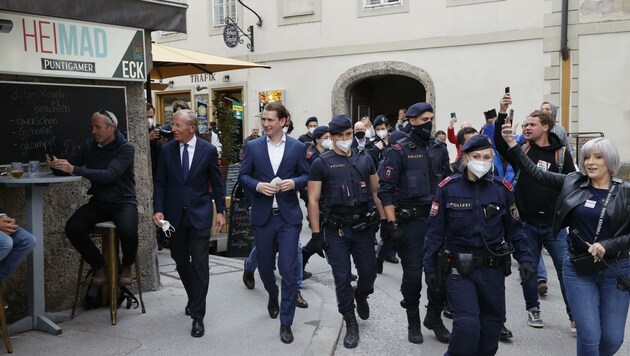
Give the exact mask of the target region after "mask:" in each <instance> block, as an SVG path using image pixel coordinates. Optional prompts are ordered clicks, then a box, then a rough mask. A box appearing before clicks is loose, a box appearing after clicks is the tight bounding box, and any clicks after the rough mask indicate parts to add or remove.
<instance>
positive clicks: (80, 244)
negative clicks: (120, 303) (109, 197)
mask: <svg viewBox="0 0 630 356" xmlns="http://www.w3.org/2000/svg"><path fill="white" fill-rule="evenodd" d="M103 221H113V222H114V224H116V231H117V233H118V239H119V240H120V246H121V249H122V255H123V259H122V264H123V265H125V266H131V265H132V264H133V263H134V262H135V260H136V252H137V251H138V207H137V206H136V205H135V204H127V203H123V204H99V203H95V202H91V201H90V202H89V203H87V204H85V205H83V206H82V207H80V208H79V209H78V210H77V211H75V212H74V214H73V215H72V216H71V217H70V219H68V222H67V223H66V235H67V236H68V239H69V240H70V242H71V243H72V245H73V246H74V248H76V249H77V251H79V253H80V254H81V256H83V258H84V259H85V261H86V262H87V263H88V264H89V265H90V266H92V268H95V269H97V268H100V267H102V266H103V265H104V264H105V260H104V259H103V255H102V254H101V252H100V251H99V250H98V248H97V247H96V245H94V242H92V240H91V239H90V230H91V229H92V227H93V226H94V225H96V224H98V223H100V222H103Z"/></svg>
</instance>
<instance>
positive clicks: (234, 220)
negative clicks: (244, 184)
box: [227, 183, 255, 257]
mask: <svg viewBox="0 0 630 356" xmlns="http://www.w3.org/2000/svg"><path fill="white" fill-rule="evenodd" d="M250 205H251V199H246V198H245V197H244V195H243V190H242V189H241V185H240V183H236V185H235V186H234V189H233V190H232V202H231V206H230V229H229V231H228V248H227V256H228V257H247V256H249V253H250V252H251V250H252V248H253V247H254V245H255V241H254V233H253V231H252V225H251V223H250V220H249V207H250Z"/></svg>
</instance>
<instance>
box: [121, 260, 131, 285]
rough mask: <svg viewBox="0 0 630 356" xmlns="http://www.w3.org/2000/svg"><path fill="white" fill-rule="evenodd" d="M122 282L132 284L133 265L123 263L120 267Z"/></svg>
mask: <svg viewBox="0 0 630 356" xmlns="http://www.w3.org/2000/svg"><path fill="white" fill-rule="evenodd" d="M119 282H120V284H122V285H124V286H130V285H131V266H125V265H122V266H121V267H120V279H119Z"/></svg>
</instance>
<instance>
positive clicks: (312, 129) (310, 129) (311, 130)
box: [308, 127, 315, 135]
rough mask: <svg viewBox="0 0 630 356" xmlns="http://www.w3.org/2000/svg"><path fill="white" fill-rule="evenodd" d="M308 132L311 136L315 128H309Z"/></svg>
mask: <svg viewBox="0 0 630 356" xmlns="http://www.w3.org/2000/svg"><path fill="white" fill-rule="evenodd" d="M308 132H309V133H310V134H311V135H312V134H313V132H315V128H314V127H309V128H308Z"/></svg>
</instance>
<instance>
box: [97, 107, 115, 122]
mask: <svg viewBox="0 0 630 356" xmlns="http://www.w3.org/2000/svg"><path fill="white" fill-rule="evenodd" d="M98 113H99V114H101V115H103V116H105V117H107V118H108V119H109V121H111V123H112V124H113V123H114V119H112V117H111V116H109V112H107V110H105V109H101V110H99V111H98Z"/></svg>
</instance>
